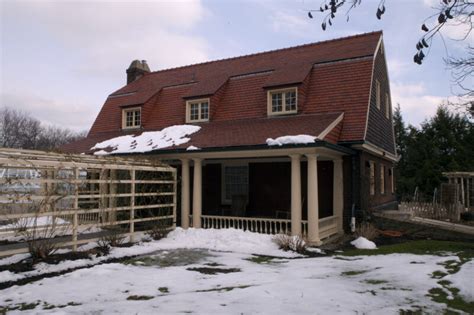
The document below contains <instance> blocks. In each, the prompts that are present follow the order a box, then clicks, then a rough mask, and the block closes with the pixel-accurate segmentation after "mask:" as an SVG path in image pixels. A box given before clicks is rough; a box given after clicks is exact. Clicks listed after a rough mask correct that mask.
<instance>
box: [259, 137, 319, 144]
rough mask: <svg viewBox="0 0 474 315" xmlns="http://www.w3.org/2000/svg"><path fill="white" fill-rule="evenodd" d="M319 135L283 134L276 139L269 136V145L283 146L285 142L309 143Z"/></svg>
mask: <svg viewBox="0 0 474 315" xmlns="http://www.w3.org/2000/svg"><path fill="white" fill-rule="evenodd" d="M316 139H317V137H314V136H309V135H297V136H282V137H278V138H276V139H273V138H268V139H267V145H269V146H275V145H278V146H282V145H284V144H308V143H314V142H315V141H316Z"/></svg>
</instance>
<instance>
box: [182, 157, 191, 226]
mask: <svg viewBox="0 0 474 315" xmlns="http://www.w3.org/2000/svg"><path fill="white" fill-rule="evenodd" d="M189 201H190V200H189V160H188V159H182V160H181V227H182V228H183V229H187V228H189V204H190V202H189Z"/></svg>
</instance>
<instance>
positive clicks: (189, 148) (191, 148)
mask: <svg viewBox="0 0 474 315" xmlns="http://www.w3.org/2000/svg"><path fill="white" fill-rule="evenodd" d="M196 150H201V148H198V147H195V146H193V145H190V146H189V147H187V148H186V151H196Z"/></svg>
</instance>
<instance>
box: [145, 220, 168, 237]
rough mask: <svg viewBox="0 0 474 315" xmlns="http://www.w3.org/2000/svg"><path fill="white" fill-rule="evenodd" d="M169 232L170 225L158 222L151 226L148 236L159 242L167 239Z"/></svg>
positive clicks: (163, 221) (161, 221)
mask: <svg viewBox="0 0 474 315" xmlns="http://www.w3.org/2000/svg"><path fill="white" fill-rule="evenodd" d="M169 232H170V230H169V225H168V224H166V222H165V220H158V221H157V222H156V223H154V224H152V225H150V228H149V230H148V231H147V232H146V235H148V236H150V237H151V238H152V239H154V240H155V241H158V240H161V239H162V238H165V237H166V236H167V235H168V233H169Z"/></svg>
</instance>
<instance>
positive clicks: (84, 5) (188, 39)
mask: <svg viewBox="0 0 474 315" xmlns="http://www.w3.org/2000/svg"><path fill="white" fill-rule="evenodd" d="M5 12H6V14H15V15H17V17H16V18H17V19H20V20H21V19H24V22H25V23H31V24H37V25H38V26H40V27H44V28H45V29H47V31H48V32H49V34H50V35H51V36H53V37H54V38H56V40H58V41H60V42H61V43H62V44H63V45H65V46H66V47H67V48H69V49H70V50H72V51H73V53H77V54H81V55H84V56H86V57H87V59H88V60H87V63H86V65H87V66H82V67H81V70H84V69H88V70H89V71H94V70H95V72H97V73H102V74H103V72H104V70H111V69H116V67H122V68H123V67H125V65H124V63H125V62H127V63H129V62H131V61H132V60H133V59H137V58H139V59H148V60H150V61H152V62H153V63H154V65H153V64H152V63H151V62H150V64H151V66H152V67H153V66H155V67H157V68H166V67H171V66H175V65H181V64H186V63H193V62H198V61H203V60H205V59H206V57H207V55H208V53H207V50H208V47H207V45H206V41H205V40H204V39H203V38H200V37H198V36H196V35H194V34H192V30H193V28H194V27H195V26H196V25H197V24H198V23H199V22H200V21H201V20H202V19H203V18H204V17H205V16H206V14H207V11H206V10H205V9H204V7H203V6H202V5H201V2H200V1H199V0H190V1H176V2H171V1H170V2H164V1H140V2H138V1H137V2H116V1H95V2H74V1H54V2H44V1H36V2H33V1H30V2H15V3H13V2H8V3H7V6H6V9H5ZM26 19H28V20H29V21H26Z"/></svg>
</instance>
